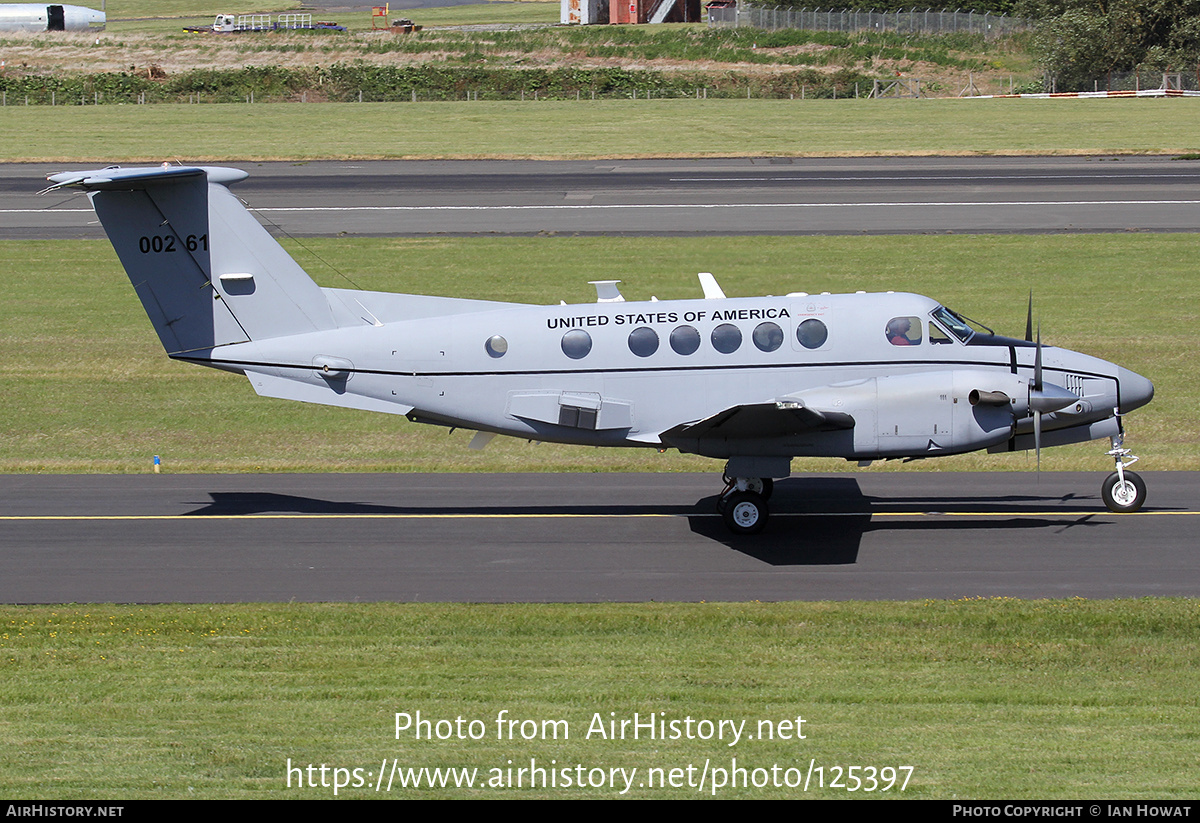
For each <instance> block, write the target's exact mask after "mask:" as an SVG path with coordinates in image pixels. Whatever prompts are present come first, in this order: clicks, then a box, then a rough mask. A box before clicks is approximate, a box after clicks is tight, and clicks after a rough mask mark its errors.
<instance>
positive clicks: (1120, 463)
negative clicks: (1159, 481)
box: [1100, 434, 1146, 512]
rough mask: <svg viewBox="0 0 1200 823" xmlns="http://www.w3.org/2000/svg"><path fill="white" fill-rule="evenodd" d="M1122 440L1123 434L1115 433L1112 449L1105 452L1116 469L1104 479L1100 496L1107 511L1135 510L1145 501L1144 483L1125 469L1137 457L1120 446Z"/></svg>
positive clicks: (1135, 460) (1134, 461)
mask: <svg viewBox="0 0 1200 823" xmlns="http://www.w3.org/2000/svg"><path fill="white" fill-rule="evenodd" d="M1123 442H1124V436H1123V435H1119V434H1118V435H1116V436H1115V437H1113V438H1112V449H1111V450H1109V451H1107V452H1105V454H1106V455H1108V456H1109V457H1111V458H1113V460H1114V462H1115V463H1116V467H1117V470H1116V471H1115V472H1113V473H1112V474H1110V475H1109V476H1108V477H1106V478H1105V479H1104V483H1103V484H1102V485H1101V486H1100V496H1101V497H1103V498H1104V505H1105V506H1107V507H1108V510H1109V511H1114V512H1135V511H1137V510H1138V509H1140V508H1141V507H1142V504H1143V503H1145V502H1146V483H1145V481H1143V480H1142V478H1141V477H1139V476H1138V475H1137V474H1135V473H1134V472H1131V471H1126V470H1125V469H1126V467H1127V466H1132V465H1133V464H1134V463H1136V462H1137V461H1138V459H1137V457H1136V456H1134V454H1133V452H1131V451H1130V450H1129V449H1126V448H1123V447H1122V445H1121V444H1122V443H1123Z"/></svg>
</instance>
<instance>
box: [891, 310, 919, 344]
mask: <svg viewBox="0 0 1200 823" xmlns="http://www.w3.org/2000/svg"><path fill="white" fill-rule="evenodd" d="M887 339H888V342H889V343H891V344H892V345H893V346H919V345H921V321H920V319H918V318H916V317H893V318H892V319H891V320H889V321H888V324H887Z"/></svg>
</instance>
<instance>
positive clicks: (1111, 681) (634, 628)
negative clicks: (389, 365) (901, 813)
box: [0, 598, 1200, 800]
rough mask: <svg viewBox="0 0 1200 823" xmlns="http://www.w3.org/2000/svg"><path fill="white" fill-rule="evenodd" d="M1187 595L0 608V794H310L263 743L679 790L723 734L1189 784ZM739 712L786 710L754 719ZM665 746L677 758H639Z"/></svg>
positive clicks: (533, 792) (1164, 791)
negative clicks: (653, 731) (618, 778)
mask: <svg viewBox="0 0 1200 823" xmlns="http://www.w3.org/2000/svg"><path fill="white" fill-rule="evenodd" d="M1198 622H1200V603H1198V602H1197V601H1196V600H1185V599H1163V600H1135V601H1104V602H1096V601H1083V600H1066V601H1015V600H1010V599H971V598H967V599H964V600H958V601H949V602H948V601H920V602H910V603H808V604H802V603H784V604H761V603H748V604H716V603H714V604H704V603H700V604H674V605H672V604H657V603H652V604H616V605H613V604H608V605H605V604H598V605H388V604H378V605H369V604H368V605H363V604H354V605H351V604H345V605H333V604H320V605H296V604H292V605H246V606H117V605H92V606H59V607H53V606H45V607H44V606H38V607H0V672H3V677H0V703H2V704H3V705H4V707H5V712H4V722H3V724H0V743H3V745H2V746H0V751H2V752H3V754H0V797H5V798H54V799H56V800H68V799H73V798H88V799H108V798H113V799H129V798H137V797H154V798H183V797H188V798H267V797H273V798H283V797H295V798H303V797H309V798H321V797H332V796H333V790H332V786H331V785H329V786H328V787H325V788H322V787H320V786H317V787H315V788H310V787H307V786H306V787H305V788H298V787H297V786H296V783H297V782H298V781H299V776H298V775H296V774H295V773H293V775H292V788H290V789H289V788H288V785H287V778H288V774H287V770H286V767H287V764H288V761H289V759H290V760H291V762H292V764H293V766H297V765H299V766H300V767H303V766H306V765H307V764H310V763H311V764H314V765H316V766H318V767H319V766H320V764H327V765H328V766H329V767H331V768H332V767H340V768H343V769H355V768H359V769H361V770H362V771H363V773H364V778H365V777H366V775H365V773H366V772H371V777H370V778H369V779H364V781H363V782H364V784H365V785H363V786H359V787H349V788H343V789H342V790H341V791H340V793H339V796H341V797H359V798H366V797H383V796H391V797H427V798H429V797H503V796H514V797H617V796H619V793H618V790H615V789H612V788H607V787H605V788H584V789H577V788H574V787H572V788H563V787H561V785H560V786H559V787H557V788H543V787H540V786H539V787H536V788H529V787H528V782H526V785H525V787H523V788H521V789H512V790H509V789H507V788H506V789H497V788H475V789H466V788H462V789H455V788H445V789H429V788H421V789H411V788H410V789H406V790H402V789H401V788H399V786H398V784H396V783H394V784H393V789H392V791H391V793H390V794H389V795H383V794H382V793H380V794H376V792H375V791H374V790H373V787H374V785H375V773H377V772H378V771H379V769H380V767H381V764H382V765H385V766H388V767H389V768H390V763H391V760H392V759H393V758H395V759H397V760H398V761H399V762H400V763H401V764H402V766H403V767H414V768H420V767H431V768H432V767H442V768H447V767H456V768H459V767H468V768H476V769H478V770H479V772H478V774H479V775H481V776H482V780H486V779H487V778H489V777H491V776H493V775H495V774H499V776H500V777H502V778H504V779H507V775H508V774H509V772H508V768H509V766H510V765H512V766H513V768H514V769H515V768H520V767H526V768H527V767H528V766H529V764H530V761H531V760H532V761H536V763H537V764H539V765H541V766H543V767H545V768H549V767H550V765H551V762H552V761H554V763H555V765H556V767H558V768H563V767H568V768H571V769H574V767H575V765H576V764H581V765H582V766H583V767H584V768H585V770H590V769H592V768H601V769H604V770H605V771H606V772H607V770H608V769H611V768H624V769H627V770H629V769H637V770H638V771H637V772H636V773H635V781H634V784H635V785H634V786H633V788H632V790H631V791H629V793H628V794H627V795H625V796H633V797H676V798H686V797H705V796H712V795H713V790H712V788H711V782H710V783H709V784H708V787H707V789H706V790H704V791H700V790H698V789H697V788H696V785H695V778H696V777H698V775H699V774H700V770H701V768H702V767H703V765H704V763H705V761H706V760H707V761H708V762H709V764H710V768H711V767H712V766H720V767H723V768H726V769H730V768H731V766H732V763H733V761H734V759H735V758H736V762H737V765H738V766H740V767H742V768H745V769H747V770H748V776H750V775H751V774H753V772H752V770H754V769H764V770H769V769H770V768H771V767H772V766H778V767H780V768H781V769H788V768H792V769H798V770H801V771H806V770H807V769H808V766H809V763H810V762H812V761H815V763H816V765H818V766H823V767H824V768H825V781H826V784H827V785H826V787H825V788H823V789H818V788H816V786H815V785H814V786H813V787H812V788H810V790H809V792H808V793H807V796H810V797H820V798H835V797H843V798H844V797H893V796H895V797H912V798H952V797H953V798H981V799H983V798H1006V799H1017V798H1046V799H1052V798H1062V799H1065V798H1095V797H1098V796H1103V797H1106V798H1153V799H1157V800H1181V799H1187V798H1192V799H1194V798H1196V797H1197V796H1198V794H1200V789H1197V786H1196V782H1195V780H1194V779H1192V775H1193V772H1194V769H1195V762H1194V760H1195V740H1196V738H1197V736H1198V735H1200V712H1198V711H1197V709H1198V708H1200V707H1198V705H1197V693H1196V689H1195V682H1196V678H1197V676H1198V675H1200V652H1198V651H1197V646H1196V643H1195V637H1196V631H1197V624H1198ZM417 712H420V716H421V718H422V719H425V720H426V721H431V728H432V724H433V723H436V722H437V721H439V720H445V721H449V724H448V725H443V726H441V731H442V733H443V734H446V733H448V730H449V729H452V728H453V727H454V725H455V720H456V719H458V718H461V719H462V720H463V721H464V723H470V722H471V721H479V724H478V725H476V726H475V727H474V730H475V731H476V732H478V731H479V730H480V729H482V734H481V736H480V737H479V739H469V737H468V736H467V735H466V734H465V732H464V737H467V739H460V738H459V736H458V735H457V734H454V733H450V736H449V737H448V738H446V739H434V740H426V739H422V740H416V739H414V733H413V731H411V729H406V730H403V731H401V732H400V733H399V734H398V733H397V730H396V725H397V719H396V714H397V713H401V714H408V715H409V717H410V718H411V719H412V720H413V721H415V715H416V713H417ZM502 712H507V714H505V715H502V714H501V713H502ZM634 713H637V714H638V715H639V716H640V717H641V718H642V720H643V722H644V721H645V720H646V718H648V717H650V716H653V717H654V718H655V719H657V720H664V721H668V722H670V721H678V722H680V723H681V724H682V723H683V722H685V721H686V718H688V717H691V718H693V720H694V721H699V720H709V721H720V720H730V721H734V722H735V723H740V722H741V721H745V723H746V725H745V727H744V732H745V733H748V734H750V735H752V736H753V737H754V739H748V738H747V737H745V735H743V737H742V739H741V740H740V741H739V742H737V743H735V744H734V745H729V744H730V742H731V739H730V738H729V737H728V736H726V737H725V739H715V738H714V739H709V740H704V739H699V737H698V735H695V734H693V735H692V736H691V737H690V738H689V737H688V736H687V735H686V734H680V736H679V737H677V738H671V739H666V740H663V739H661V738H659V739H647V737H646V734H645V733H644V732H643V734H642V736H641V737H640V738H639V739H632V738H631V736H629V735H628V734H627V736H626V737H625V738H624V739H620V738H617V739H610V738H608V736H607V731H606V734H605V735H603V736H602V735H601V734H600V733H599V728H600V726H601V725H602V726H603V727H604V728H605V729H606V730H607V729H608V728H610V727H608V726H607V723H608V721H610V720H616V721H618V722H619V721H621V720H630V719H632V718H633V715H634ZM498 718H504V719H507V720H513V721H516V723H517V725H515V726H512V727H508V726H504V725H503V724H501V725H499V726H498V724H497V719H498ZM797 718H803V720H804V723H803V724H802V725H797V724H796V722H795V721H796V719H797ZM556 720H561V721H565V725H564V724H559V725H557V726H543V725H542V721H556ZM524 721H536V725H535V726H531V725H528V724H524ZM760 721H769V722H771V723H772V724H776V725H773V728H775V729H776V730H779V729H781V728H787V727H781V726H779V725H777V724H780V723H781V722H782V721H788V722H790V723H791V724H792V726H791V727H790V731H789V732H788V733H787V734H785V735H783V736H782V739H781V736H780V735H778V734H777V735H776V736H775V739H764V738H765V737H766V734H765V732H766V730H767V727H766V726H762V727H760V726H759V722H760ZM401 722H402V724H403V723H404V722H405V721H403V720H402V721H401ZM460 728H464V729H465V728H466V726H460ZM498 728H499V729H502V730H503V729H509V730H511V732H509V731H505V732H504V734H502V735H501V739H497V730H498ZM618 728H619V727H618ZM680 728H681V729H682V728H685V727H684V726H680ZM692 728H693V729H694V730H696V731H698V730H699V725H698V724H696V723H694V724H693V726H692ZM760 729H761V731H762V734H761V736H760ZM589 730H591V732H592V733H591V735H590V736H589V735H588V732H589ZM522 731H524V732H525V733H526V735H527V736H529V739H526V737H523V736H522ZM555 731H557V732H558V737H557V739H555V738H554V736H553V734H554V732H555ZM627 731H628V727H627ZM799 733H803V734H804V738H803V739H797V738H796V735H797V734H799ZM435 737H436V735H435ZM510 737H511V738H515V739H509V738H510ZM510 761H511V763H510ZM835 766H836V767H841V768H842V769H843V772H842V776H843V784H844V785H850V782H849V781H848V780H846V772H845V771H844V770H845V768H846V767H849V766H859V767H867V766H874V767H876V768H877V769H879V768H882V767H885V766H891V767H901V766H911V767H913V772H912V777H911V780H909V782H908V786H907V788H906V789H905V790H904V791H903V792H902V793H901V792H899V791H897V790H896V789H895V788H893V790H891V791H890V792H888V793H884V792H882V791H880V790H879V789H878V788H877V789H876V791H874V792H868V791H865V790H864V789H863V788H860V789H859V791H857V792H851V791H848V790H847V789H846V788H841V789H836V788H830V787H829V786H828V783H829V782H830V780H831V778H832V769H833V767H835ZM688 767H691V768H692V769H693V770H694V771H693V772H692V774H693V781H692V784H691V785H688V781H687V779H686V773H684V772H681V775H683V776H684V780H683V781H681V782H682V785H680V786H679V787H677V788H673V789H672V788H669V787H668V788H666V789H659V788H654V789H650V788H646V787H644V786H639V785H637V783H638V781H639V780H644V779H645V777H646V776H647V770H648V769H650V768H660V769H664V770H670V769H681V770H683V769H687V768H688ZM490 770H499V772H498V773H497V772H493V771H490ZM572 773H574V772H572ZM780 773H781V774H782V772H780ZM859 774H860V776H864V773H863V772H862V771H861V770H860V771H859ZM320 777H321V774H320V772H319V771H318V772H317V773H316V778H317V780H318V782H319V780H320ZM759 777H762V778H767V777H768V774H766V773H765V772H764V773H759ZM710 781H711V771H710ZM327 782H328V783H329V784H332V772H330V773H329V774H328V775H327ZM715 796H717V797H724V798H744V797H799V796H801V793H800V792H799V791H798V790H796V789H794V788H787V787H782V788H776V787H773V786H770V785H768V786H765V787H762V788H755V787H754V786H753V785H751V786H749V787H742V786H738V787H736V788H734V787H725V788H722V789H720V790H718V791H716V792H715Z"/></svg>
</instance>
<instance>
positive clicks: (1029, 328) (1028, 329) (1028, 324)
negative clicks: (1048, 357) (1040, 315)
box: [1025, 289, 1040, 343]
mask: <svg viewBox="0 0 1200 823" xmlns="http://www.w3.org/2000/svg"><path fill="white" fill-rule="evenodd" d="M1039 331H1040V329H1039ZM1025 342H1026V343H1032V342H1033V289H1030V290H1029V311H1028V312H1027V313H1026V314H1025Z"/></svg>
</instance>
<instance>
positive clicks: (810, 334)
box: [796, 317, 829, 349]
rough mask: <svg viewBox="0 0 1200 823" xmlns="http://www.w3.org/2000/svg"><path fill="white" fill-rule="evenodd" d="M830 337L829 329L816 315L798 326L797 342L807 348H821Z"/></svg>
mask: <svg viewBox="0 0 1200 823" xmlns="http://www.w3.org/2000/svg"><path fill="white" fill-rule="evenodd" d="M828 339H829V329H827V328H825V324H824V323H822V322H821V321H820V320H818V319H816V318H815V317H810V318H808V319H807V320H805V321H804V322H803V323H801V324H800V325H799V326H797V327H796V342H798V343H799V344H800V345H801V346H803V347H804V348H806V349H819V348H821V346H823V345H825V341H826V340H828Z"/></svg>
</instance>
